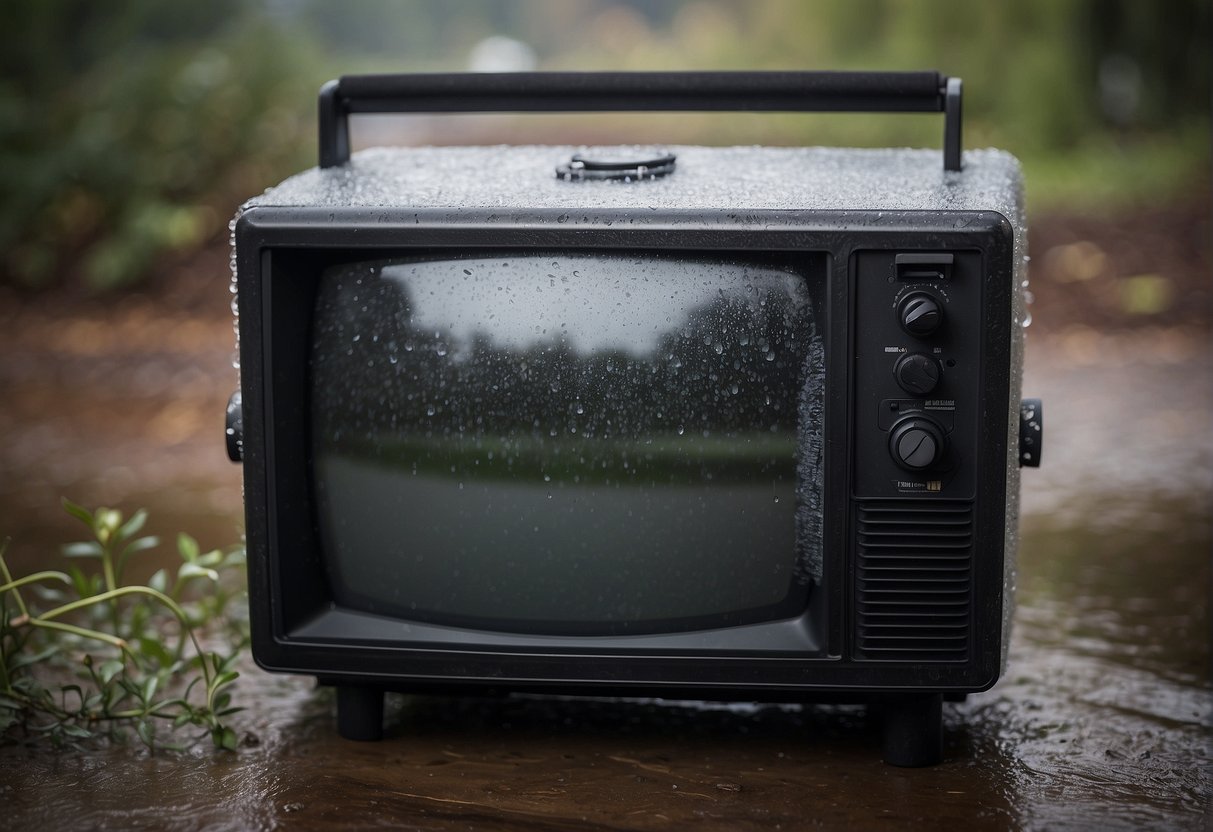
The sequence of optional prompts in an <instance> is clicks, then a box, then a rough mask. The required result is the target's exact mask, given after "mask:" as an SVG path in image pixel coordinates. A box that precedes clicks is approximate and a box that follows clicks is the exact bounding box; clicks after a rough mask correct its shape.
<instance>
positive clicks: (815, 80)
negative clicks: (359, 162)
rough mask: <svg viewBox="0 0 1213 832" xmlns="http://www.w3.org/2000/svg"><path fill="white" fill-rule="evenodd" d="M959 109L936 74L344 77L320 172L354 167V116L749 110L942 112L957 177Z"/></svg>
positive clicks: (323, 101) (324, 131)
mask: <svg viewBox="0 0 1213 832" xmlns="http://www.w3.org/2000/svg"><path fill="white" fill-rule="evenodd" d="M960 102H961V83H960V79H959V78H949V77H947V76H945V75H941V74H940V73H938V72H502V73H454V74H443V73H425V74H412V75H346V76H343V77H342V78H340V79H338V80H336V81H329V82H328V83H327V84H325V85H324V86H323V87H321V88H320V167H322V168H331V167H336V166H337V165H341V164H344V163H345V162H348V161H349V158H350V134H349V115H350V114H351V113H506V112H518V113H539V112H545V113H551V112H580V113H589V112H630V111H664V112H709V111H730V112H740V111H752V112H828V113H841V112H866V113H909V112H916V113H940V112H942V113H943V114H944V133H943V136H944V138H943V166H944V170H960V118H961V111H960Z"/></svg>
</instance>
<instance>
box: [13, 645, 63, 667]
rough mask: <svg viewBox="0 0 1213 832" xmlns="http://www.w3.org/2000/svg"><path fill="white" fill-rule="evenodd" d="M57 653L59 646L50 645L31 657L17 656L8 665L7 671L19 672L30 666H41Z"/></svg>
mask: <svg viewBox="0 0 1213 832" xmlns="http://www.w3.org/2000/svg"><path fill="white" fill-rule="evenodd" d="M58 652H59V645H57V644H52V645H51V646H50V647H48V648H46V649H45V650H43V651H42V652H41V653H35V654H34V655H32V656H28V655H26V656H17V657H16V658H15V659H13V660H12V661H11V662H10V663H9V666H8V667H9V670H10V671H12V670H20V669H21V668H23V667H29V666H30V665H32V664H41V663H42V662H44V661H46V660H47V659H49V658H50V657H51V656H53V655H55V654H56V653H58Z"/></svg>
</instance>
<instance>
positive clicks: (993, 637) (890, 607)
mask: <svg viewBox="0 0 1213 832" xmlns="http://www.w3.org/2000/svg"><path fill="white" fill-rule="evenodd" d="M959 98H960V85H959V81H957V80H956V79H948V78H944V77H942V76H939V75H938V74H937V73H884V74H858V73H839V74H829V73H740V74H704V73H680V74H656V73H638V74H613V75H595V74H585V75H581V74H561V75H550V74H524V75H504V76H502V75H493V76H478V75H454V76H448V75H423V76H361V77H347V78H343V79H341V81H339V82H332V83H330V84H329V85H327V86H326V87H325V89H324V90H323V91H322V93H321V147H322V152H321V162H322V164H321V167H319V168H316V169H313V170H311V171H307V172H305V173H303V174H300V175H299V176H297V177H294V178H292V179H290V180H287V181H286V182H284V183H283V184H282V185H280V186H278V187H277V188H274V189H271V190H270V191H267V192H266V193H265V194H264V195H262V196H260V197H258V198H255V199H253V200H251V201H250V202H249V203H248V204H246V205H245V206H244V207H243V208H242V209H241V212H240V213H239V214H238V217H237V220H236V221H235V223H234V226H233V228H234V234H233V241H234V246H235V248H234V254H233V268H234V280H235V284H236V287H237V288H238V298H239V300H238V309H239V351H240V367H241V383H240V394H239V398H235V399H234V403H233V406H232V407H231V408H229V429H228V435H229V450H230V451H231V453H232V454H233V458H242V460H243V464H244V482H245V504H246V515H247V516H246V520H247V541H248V554H249V559H248V562H249V597H250V606H251V620H252V634H253V655H254V658H255V659H256V661H257V663H258V664H259V665H261V666H262V667H263V668H266V669H268V670H275V671H283V672H289V673H300V674H310V675H314V676H316V677H317V678H319V680H320V681H321V682H322V683H325V684H331V685H335V686H336V687H337V689H338V727H339V730H340V732H341V734H342V735H343V736H346V737H348V738H353V739H377V738H378V737H380V736H381V732H382V713H383V695H384V692H385V691H415V692H423V691H430V692H456V693H458V692H462V693H467V692H475V691H526V692H539V693H556V694H562V695H578V694H590V695H618V696H661V697H678V698H694V699H731V700H760V701H777V700H781V701H806V702H808V701H861V702H868V703H872V704H875V705H878V706H880V707H882V708H883V710H884V715H885V758H886V760H888V761H889V762H891V763H895V764H900V765H923V764H930V763H933V762H936V761H938V760H939V759H940V755H941V733H940V709H941V701H942V699H943V698H944V697H946V696H956V695H963V694H966V693H969V692H974V691H980V690H984V689H987V688H989V687H990V686H991V685H993V684H994V683H995V681H996V680H997V679H998V677H999V674H1000V672H1001V670H1002V668H1003V667H1004V665H1005V661H1006V654H1007V643H1008V638H1009V623H1010V617H1011V607H1012V602H1013V595H1012V589H1013V581H1014V550H1015V541H1016V523H1017V506H1018V491H1019V475H1018V469H1019V466H1020V464H1022V463H1025V462H1026V463H1027V464H1035V462H1036V461H1037V460H1038V459H1039V449H1040V433H1039V404H1038V403H1036V404H1032V405H1030V406H1029V408H1028V411H1026V414H1027V416H1028V417H1030V418H1023V419H1021V402H1020V399H1019V388H1020V374H1021V355H1022V328H1021V321H1022V319H1023V316H1024V308H1023V303H1024V289H1023V287H1024V285H1025V276H1026V272H1025V266H1024V261H1025V257H1024V255H1025V250H1026V248H1025V246H1026V243H1025V236H1024V220H1023V214H1022V197H1021V189H1020V179H1019V170H1018V165H1017V163H1016V162H1015V160H1014V159H1013V158H1012V157H1010V156H1008V155H1006V154H1004V153H1001V152H998V151H979V152H970V153H967V154H965V155H964V157H963V160H962V157H961V154H960V149H959ZM543 109H564V110H595V109H599V110H617V109H758V110H762V109H766V110H777V109H784V110H802V109H827V110H845V109H870V110H914V109H920V110H937V111H939V110H942V111H945V112H947V114H948V117H947V121H946V130H945V132H946V141H945V145H946V147H945V151H946V152H945V163H944V164H943V165H941V164H940V159H939V155H938V153H937V152H935V153H933V152H930V151H919V150H839V149H824V148H696V147H676V148H669V149H663V150H662V151H661V152H654V151H652V150H651V149H643V148H633V147H611V148H569V147H494V148H476V147H470V148H469V147H463V148H412V149H391V150H387V149H376V150H370V151H364V152H362V153H359V154H355V155H354V157H353V158H352V159H351V158H349V142H348V136H347V132H346V116H347V114H348V113H350V112H367V111H386V110H391V111H426V110H430V111H459V110H543ZM566 430H567V433H566Z"/></svg>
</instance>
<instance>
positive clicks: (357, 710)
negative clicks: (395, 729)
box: [337, 685, 383, 742]
mask: <svg viewBox="0 0 1213 832" xmlns="http://www.w3.org/2000/svg"><path fill="white" fill-rule="evenodd" d="M337 733H338V734H340V735H341V736H342V738H343V739H347V740H360V741H364V742H374V741H377V740H381V739H383V690H382V689H381V688H373V687H364V686H362V685H338V686H337Z"/></svg>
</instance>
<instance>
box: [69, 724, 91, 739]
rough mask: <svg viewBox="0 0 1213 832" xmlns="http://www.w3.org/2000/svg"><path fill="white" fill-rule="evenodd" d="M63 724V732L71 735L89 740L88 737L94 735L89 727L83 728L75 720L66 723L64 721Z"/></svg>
mask: <svg viewBox="0 0 1213 832" xmlns="http://www.w3.org/2000/svg"><path fill="white" fill-rule="evenodd" d="M62 725H63V733H65V734H67V735H68V736H69V737H76V738H77V739H82V740H87V739H91V738H92V736H93V732H92V731H89V730H88V729H87V728H82V727H80V726H79V725H77V724H76V723H74V722H64V723H62Z"/></svg>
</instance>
